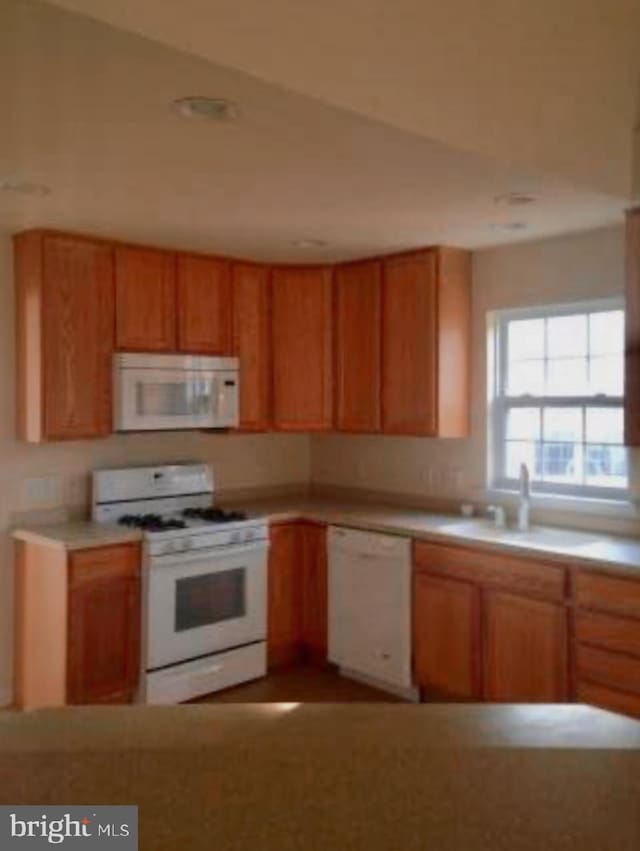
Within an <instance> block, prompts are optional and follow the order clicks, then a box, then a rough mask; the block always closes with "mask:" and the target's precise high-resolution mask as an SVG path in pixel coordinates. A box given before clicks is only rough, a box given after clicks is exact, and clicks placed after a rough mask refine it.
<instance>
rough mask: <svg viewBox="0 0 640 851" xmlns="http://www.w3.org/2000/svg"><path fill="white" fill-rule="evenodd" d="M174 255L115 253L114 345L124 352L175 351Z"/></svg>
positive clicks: (123, 250) (121, 250)
mask: <svg viewBox="0 0 640 851" xmlns="http://www.w3.org/2000/svg"><path fill="white" fill-rule="evenodd" d="M175 267H176V263H175V255H173V254H171V253H168V252H165V251H156V250H154V249H151V248H133V247H119V248H117V249H116V345H117V347H118V348H119V349H124V350H125V351H140V352H170V351H174V350H175V348H176V315H175V310H176V275H175Z"/></svg>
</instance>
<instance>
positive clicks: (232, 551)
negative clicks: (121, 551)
mask: <svg viewBox="0 0 640 851" xmlns="http://www.w3.org/2000/svg"><path fill="white" fill-rule="evenodd" d="M268 549H269V541H267V540H265V539H263V538H262V539H260V540H259V541H252V542H251V543H248V544H231V546H228V547H203V548H202V549H201V550H198V549H195V550H187V551H186V552H183V553H166V554H164V555H152V556H151V558H150V559H149V564H150V567H173V566H175V567H180V565H183V564H189V563H193V562H194V561H205V560H206V559H211V558H222V557H226V556H242V555H246V554H247V553H260V552H265V553H266V551H267V550H268ZM221 570H226V568H221Z"/></svg>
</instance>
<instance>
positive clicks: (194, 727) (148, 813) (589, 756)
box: [0, 704, 640, 851]
mask: <svg viewBox="0 0 640 851" xmlns="http://www.w3.org/2000/svg"><path fill="white" fill-rule="evenodd" d="M0 755H1V756H2V758H1V759H0V803H2V804H13V805H17V804H33V803H35V802H37V803H38V804H41V805H47V804H52V805H53V804H63V805H64V804H66V805H68V804H69V802H73V803H74V804H109V803H121V804H125V803H129V804H137V805H138V807H139V823H140V838H141V841H140V848H141V849H142V851H165V849H166V851H175V849H177V848H180V849H189V851H199V849H203V851H204V849H207V850H208V849H211V848H214V847H215V848H220V849H224V851H241V850H242V851H246V849H249V848H252V849H259V851H271V849H273V850H274V851H275V849H277V851H299V849H301V848H304V849H306V851H329V849H350V851H400V849H401V851H414V849H415V851H418V849H419V851H422V850H423V849H425V848H433V849H437V851H516V849H517V851H539V849H541V848H546V849H553V851H578V850H579V851H605V849H615V851H637V849H638V848H639V847H640V818H639V812H638V801H639V800H640V723H638V722H635V721H632V720H630V719H626V718H622V717H620V716H617V715H614V714H610V713H607V712H602V711H601V710H596V709H591V708H587V707H584V706H469V705H467V706H464V705H459V704H458V705H447V704H440V705H437V706H436V705H433V706H426V705H423V706H414V705H407V704H386V705H384V704H343V705H335V704H333V705H332V704H315V705H313V704H293V705H292V704H262V705H259V704H258V705H249V704H247V705H234V704H226V705H218V706H205V705H199V706H176V707H91V708H88V707H87V708H66V709H61V710H39V711H34V712H27V713H14V712H6V713H0Z"/></svg>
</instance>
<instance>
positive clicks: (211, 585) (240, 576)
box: [92, 464, 269, 703]
mask: <svg viewBox="0 0 640 851" xmlns="http://www.w3.org/2000/svg"><path fill="white" fill-rule="evenodd" d="M214 496H215V488H214V481H213V474H212V472H211V470H210V468H209V467H207V466H206V465H204V464H177V465H172V466H160V467H139V468H128V469H121V470H98V471H96V472H95V473H94V474H93V512H92V513H93V519H94V520H95V521H96V522H98V523H117V524H121V525H125V526H129V527H132V528H139V529H141V530H142V531H143V565H142V567H143V574H142V576H143V594H142V598H143V607H142V624H143V627H142V669H143V670H142V680H141V685H140V699H141V700H142V701H144V702H146V703H179V702H181V701H184V700H189V699H191V698H194V697H197V696H198V695H202V694H208V693H210V692H213V691H217V690H219V689H221V688H227V687H228V686H230V685H234V684H236V683H240V682H244V681H245V680H251V679H256V678H257V677H261V676H264V675H265V674H266V643H265V642H266V633H267V552H268V547H269V541H268V537H269V532H268V525H267V522H266V521H265V520H259V519H249V518H247V517H246V515H244V514H243V513H242V512H238V511H224V510H223V509H221V508H218V507H216V506H214V504H213V501H214Z"/></svg>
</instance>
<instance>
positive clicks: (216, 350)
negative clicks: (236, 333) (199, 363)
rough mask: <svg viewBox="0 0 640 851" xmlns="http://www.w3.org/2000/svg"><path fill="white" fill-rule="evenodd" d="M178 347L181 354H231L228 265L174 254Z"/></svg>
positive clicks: (203, 258) (219, 261) (214, 259)
mask: <svg viewBox="0 0 640 851" xmlns="http://www.w3.org/2000/svg"><path fill="white" fill-rule="evenodd" d="M177 300H178V348H179V349H180V351H181V352H191V353H194V354H209V355H230V354H231V275H230V269H229V263H228V262H227V261H226V260H218V259H216V258H213V257H198V256H195V255H188V254H180V255H178V295H177Z"/></svg>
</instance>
